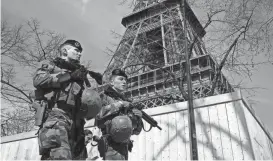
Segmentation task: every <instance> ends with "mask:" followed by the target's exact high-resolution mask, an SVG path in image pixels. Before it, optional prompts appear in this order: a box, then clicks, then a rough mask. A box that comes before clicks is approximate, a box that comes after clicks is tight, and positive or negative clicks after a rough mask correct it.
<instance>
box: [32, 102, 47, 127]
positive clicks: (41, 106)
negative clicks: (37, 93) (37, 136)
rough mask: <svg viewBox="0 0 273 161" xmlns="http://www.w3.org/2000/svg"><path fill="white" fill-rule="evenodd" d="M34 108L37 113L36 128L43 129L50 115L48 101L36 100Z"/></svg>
mask: <svg viewBox="0 0 273 161" xmlns="http://www.w3.org/2000/svg"><path fill="white" fill-rule="evenodd" d="M32 107H33V108H34V109H35V110H36V113H35V116H34V117H35V126H39V127H42V125H43V123H44V121H45V119H46V118H47V115H48V110H47V109H48V103H47V101H46V100H35V101H34V102H33V104H32Z"/></svg>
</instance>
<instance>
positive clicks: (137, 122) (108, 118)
mask: <svg viewBox="0 0 273 161" xmlns="http://www.w3.org/2000/svg"><path fill="white" fill-rule="evenodd" d="M110 85H111V86H109V87H108V88H107V89H106V90H105V91H104V92H103V93H102V94H101V95H100V96H101V99H102V109H101V111H100V113H99V114H98V115H97V118H96V124H97V126H98V127H99V128H100V129H101V131H102V137H101V138H100V140H99V141H98V150H99V152H100V156H101V157H103V159H104V160H128V151H131V150H132V146H133V144H132V141H131V140H130V137H131V135H132V134H135V135H138V134H139V133H140V132H141V130H142V127H143V123H142V120H141V117H142V113H141V111H139V110H137V109H133V110H132V113H130V114H131V115H130V116H129V114H128V113H126V112H125V111H127V110H128V109H129V106H130V101H129V100H128V99H126V98H125V97H124V95H123V94H122V92H124V90H125V89H126V86H127V75H126V74H125V72H124V71H123V70H121V69H115V70H113V71H112V75H111V77H110Z"/></svg>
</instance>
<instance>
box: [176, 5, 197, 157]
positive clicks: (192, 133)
mask: <svg viewBox="0 0 273 161" xmlns="http://www.w3.org/2000/svg"><path fill="white" fill-rule="evenodd" d="M181 1H182V2H181V4H180V6H181V8H182V11H183V14H182V15H183V21H184V41H185V43H184V44H185V55H186V72H187V73H186V74H187V88H188V124H189V138H190V156H191V160H198V150H197V139H196V128H195V116H194V109H193V98H192V81H191V64H190V63H191V62H190V57H189V51H188V38H187V21H186V18H187V16H186V14H187V13H186V3H187V1H186V0H181ZM180 11H181V10H180Z"/></svg>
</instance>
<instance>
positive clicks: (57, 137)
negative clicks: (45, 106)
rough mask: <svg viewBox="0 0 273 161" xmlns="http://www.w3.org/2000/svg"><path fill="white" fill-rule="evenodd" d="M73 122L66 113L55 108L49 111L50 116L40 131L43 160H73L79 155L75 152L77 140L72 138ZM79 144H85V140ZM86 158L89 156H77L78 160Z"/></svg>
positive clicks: (39, 137)
mask: <svg viewBox="0 0 273 161" xmlns="http://www.w3.org/2000/svg"><path fill="white" fill-rule="evenodd" d="M72 124H73V120H72V119H71V117H69V116H67V115H66V114H65V113H62V112H60V111H54V110H52V111H51V112H49V114H48V118H47V119H46V121H45V123H44V124H43V127H42V128H41V129H40V130H39V133H38V142H39V148H40V155H42V158H41V160H72V159H73V158H75V156H77V154H76V153H73V151H75V150H74V149H77V147H74V145H76V142H77V141H76V140H74V139H72V135H71V134H72V130H73V129H72ZM82 129H83V126H82ZM77 131H78V130H77ZM78 132H79V131H78ZM76 135H78V134H76ZM79 136H81V135H79ZM83 137H84V136H83ZM77 145H78V146H85V145H84V142H83V143H82V144H77ZM85 158H87V156H82V157H81V158H79V157H77V159H78V160H80V159H83V160H85Z"/></svg>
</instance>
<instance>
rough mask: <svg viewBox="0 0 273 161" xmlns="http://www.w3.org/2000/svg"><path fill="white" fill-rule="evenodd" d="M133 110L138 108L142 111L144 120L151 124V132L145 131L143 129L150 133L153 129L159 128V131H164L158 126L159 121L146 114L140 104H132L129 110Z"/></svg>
mask: <svg viewBox="0 0 273 161" xmlns="http://www.w3.org/2000/svg"><path fill="white" fill-rule="evenodd" d="M133 108H136V109H138V110H140V111H141V113H142V119H143V120H145V121H146V122H147V123H149V124H150V129H149V130H145V129H144V127H143V129H144V131H146V132H148V131H150V130H151V129H152V127H157V128H158V129H159V130H162V128H161V127H160V126H158V123H157V121H156V120H154V119H153V118H152V117H151V116H150V115H148V114H147V113H146V112H144V111H143V110H142V109H143V107H141V105H140V104H139V103H131V104H130V107H129V109H130V110H132V109H133Z"/></svg>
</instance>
